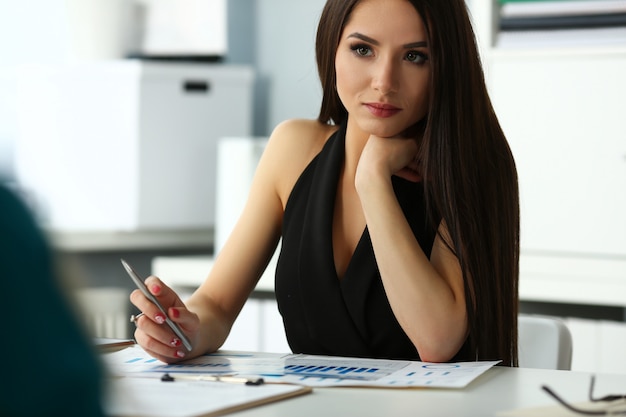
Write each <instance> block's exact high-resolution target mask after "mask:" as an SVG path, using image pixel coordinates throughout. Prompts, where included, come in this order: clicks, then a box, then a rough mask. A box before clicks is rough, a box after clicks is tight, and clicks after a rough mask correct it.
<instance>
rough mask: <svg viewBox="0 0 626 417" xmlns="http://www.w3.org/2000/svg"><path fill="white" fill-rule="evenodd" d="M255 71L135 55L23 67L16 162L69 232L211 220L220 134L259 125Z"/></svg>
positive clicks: (55, 225)
mask: <svg viewBox="0 0 626 417" xmlns="http://www.w3.org/2000/svg"><path fill="white" fill-rule="evenodd" d="M252 90H253V72H252V70H251V69H249V68H247V67H235V66H225V65H216V64H191V63H190V64H183V63H157V62H141V61H134V60H124V61H110V62H98V63H88V64H76V65H68V66H62V67H37V68H29V69H24V70H22V71H21V76H20V82H19V85H18V102H19V104H18V115H19V119H20V120H19V137H18V140H17V144H16V171H17V175H18V181H19V183H20V186H21V187H23V188H24V189H25V190H26V192H28V193H31V194H32V195H34V198H35V200H36V202H37V206H38V207H39V209H40V215H42V216H43V217H44V219H45V220H46V223H47V225H48V226H49V227H50V228H51V229H53V230H59V231H79V232H80V231H111V230H113V231H135V230H140V231H141V230H187V229H210V228H212V227H213V223H214V217H215V201H214V200H215V198H214V196H215V175H216V171H215V165H216V146H217V140H218V139H219V138H220V137H223V136H232V135H249V134H250V133H251V130H252Z"/></svg>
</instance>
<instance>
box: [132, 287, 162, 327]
mask: <svg viewBox="0 0 626 417" xmlns="http://www.w3.org/2000/svg"><path fill="white" fill-rule="evenodd" d="M130 301H131V303H133V305H134V306H135V307H137V308H138V309H139V310H140V311H141V312H142V313H144V314H145V316H146V317H148V318H149V319H150V320H153V321H155V322H156V323H159V324H162V323H165V314H163V312H161V310H159V308H158V307H157V306H156V305H155V304H154V303H153V302H152V301H150V300H149V299H148V298H147V297H146V296H145V295H144V294H143V293H142V292H141V291H140V290H134V291H133V292H131V293H130Z"/></svg>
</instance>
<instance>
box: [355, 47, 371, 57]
mask: <svg viewBox="0 0 626 417" xmlns="http://www.w3.org/2000/svg"><path fill="white" fill-rule="evenodd" d="M350 49H352V51H353V52H354V53H355V54H356V55H358V56H370V55H371V54H372V50H371V49H370V48H369V46H367V45H354V46H352V47H350Z"/></svg>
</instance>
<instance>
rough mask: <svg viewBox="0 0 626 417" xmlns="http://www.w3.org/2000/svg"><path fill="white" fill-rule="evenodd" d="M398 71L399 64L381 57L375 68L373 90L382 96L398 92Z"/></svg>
mask: <svg viewBox="0 0 626 417" xmlns="http://www.w3.org/2000/svg"><path fill="white" fill-rule="evenodd" d="M397 71H398V68H397V63H395V62H393V60H392V59H390V58H385V57H381V58H380V59H379V60H377V61H376V63H375V65H374V66H373V70H372V72H373V73H372V88H373V89H374V90H376V91H379V92H380V93H381V94H388V93H391V92H394V91H396V90H397V83H398V76H397V75H398V74H397Z"/></svg>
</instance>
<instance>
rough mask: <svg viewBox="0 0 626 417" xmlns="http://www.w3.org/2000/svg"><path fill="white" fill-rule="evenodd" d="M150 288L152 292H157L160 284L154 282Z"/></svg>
mask: <svg viewBox="0 0 626 417" xmlns="http://www.w3.org/2000/svg"><path fill="white" fill-rule="evenodd" d="M150 289H151V290H152V294H159V293H160V292H161V286H160V285H158V284H154V285H153V286H152V287H150Z"/></svg>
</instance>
